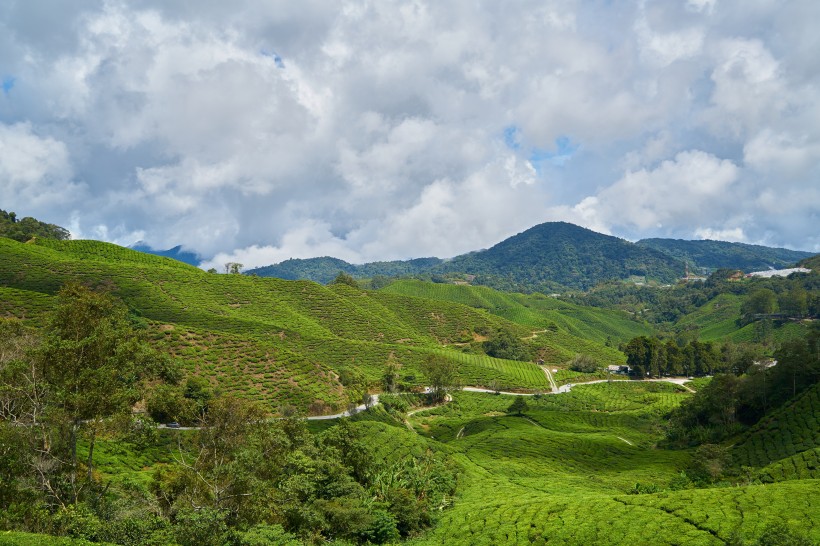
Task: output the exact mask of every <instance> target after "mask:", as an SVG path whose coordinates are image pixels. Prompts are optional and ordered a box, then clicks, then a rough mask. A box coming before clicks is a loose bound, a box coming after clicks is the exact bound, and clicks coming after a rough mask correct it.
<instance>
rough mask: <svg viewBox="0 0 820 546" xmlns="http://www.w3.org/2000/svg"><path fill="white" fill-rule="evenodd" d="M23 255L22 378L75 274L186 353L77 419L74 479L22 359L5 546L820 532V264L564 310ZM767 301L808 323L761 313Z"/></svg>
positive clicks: (744, 540)
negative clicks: (38, 460) (33, 414)
mask: <svg viewBox="0 0 820 546" xmlns="http://www.w3.org/2000/svg"><path fill="white" fill-rule="evenodd" d="M0 253H2V255H3V258H4V259H3V260H2V262H0V314H2V317H3V319H2V326H3V328H5V331H6V332H9V334H8V335H7V336H6V337H5V340H4V341H3V342H2V349H3V351H5V352H4V353H3V354H4V355H16V356H14V357H13V358H12V357H9V356H3V357H2V359H0V360H2V364H3V366H4V367H5V368H4V369H6V370H12V369H18V368H15V367H14V366H18V364H19V363H20V362H23V363H25V362H26V361H27V360H26V359H32V360H31V362H32V363H33V364H32V365H33V366H35V368H36V366H37V365H38V364H36V363H37V362H38V360H37V358H38V357H37V354H38V353H37V350H36V348H32V349H31V350H30V352H26V351H29V349H25V350H24V349H21V347H22V345H23V344H24V340H25V343H28V344H35V345H32V347H36V343H37V341H36V340H37V339H42V340H44V341H45V342H47V343H54V336H55V335H58V332H57V331H55V330H54V324H55V322H54V321H55V314H54V313H55V310H57V309H62V308H65V306H66V305H70V299H68V297H67V294H66V293H65V292H64V291H65V287H66V286H75V288H73V289H72V290H74V291H75V293H76V294H79V295H80V297H81V298H89V297H92V294H103V295H104V297H106V298H109V297H110V298H112V301H117V302H122V305H123V307H122V313H123V315H122V317H123V318H122V320H124V321H125V322H124V323H123V327H126V328H127V329H128V330H129V331H131V332H133V334H129V335H134V336H136V337H135V338H134V339H140V340H143V342H144V343H145V345H144V348H143V349H140V350H141V351H152V353H151V354H156V355H157V358H160V360H158V361H157V362H164V364H162V366H165V368H163V367H162V366H160V368H157V370H159V375H156V373H154V372H152V373H154V375H151V376H150V377H149V376H146V379H145V382H143V383H134V384H133V387H134V388H138V389H139V394H136V393H134V394H132V395H129V396H132V398H130V399H131V400H134V401H135V402H136V403H135V404H134V405H133V406H131V407H130V408H129V411H128V412H127V413H122V412H119V410H117V411H114V410H113V409H112V410H111V411H112V412H113V413H110V414H107V413H104V412H103V413H88V414H87V415H88V416H89V417H87V418H83V420H80V421H75V425H74V427H75V428H74V430H75V433H76V435H77V436H76V438H77V443H76V461H77V462H76V463H75V464H74V465H72V464H70V463H64V462H63V463H60V464H58V465H57V466H54V467H49V468H52V470H49V472H53V473H54V474H53V478H51V479H56V480H66V479H68V478H70V479H71V480H75V481H74V482H72V481H64V482H63V481H60V482H44V481H42V480H43V478H42V475H41V477H39V478H38V477H37V475H36V474H31V473H30V470H31V469H32V468H33V467H29V466H27V465H28V464H29V463H27V462H26V461H29V462H31V461H32V459H29V458H28V457H29V456H28V455H26V453H27V452H26V451H25V449H23V447H22V446H24V445H34V446H36V445H41V444H38V441H39V440H37V438H36V437H28V435H27V434H26V432H27V431H29V430H31V431H32V432H33V431H35V430H42V431H43V432H48V431H50V432H48V433H49V434H57V435H59V434H60V433H59V432H58V431H59V430H60V429H59V427H58V428H52V427H57V425H58V424H59V423H60V421H59V419H60V417H59V415H60V412H56V413H54V412H55V411H56V409H55V408H56V407H53V406H49V405H48V403H47V402H44V403H46V405H45V406H44V412H45V413H43V415H46V416H47V417H45V418H43V419H44V420H42V421H40V420H37V421H36V422H29V421H27V419H29V417H27V415H29V414H27V413H26V411H28V409H26V408H30V407H31V406H30V405H29V404H30V403H29V402H25V403H24V402H23V400H22V399H20V398H18V394H15V393H20V392H25V389H27V388H29V387H27V386H26V385H24V384H21V383H20V382H19V379H21V378H22V377H24V376H10V375H8V374H6V375H3V374H1V373H0V376H2V379H3V388H2V389H0V390H2V393H1V394H2V396H3V400H4V406H3V407H5V408H6V409H5V410H4V411H5V413H4V418H3V420H2V421H0V432H2V434H3V435H4V436H3V437H4V438H6V439H7V440H4V441H6V442H7V443H6V445H7V446H13V445H18V444H15V443H14V442H23V443H20V444H19V446H20V449H21V450H22V451H15V450H11V451H8V450H7V451H6V455H4V457H5V458H4V464H5V465H6V466H5V467H4V468H5V469H6V470H5V472H7V474H6V475H7V476H9V477H7V478H4V479H5V480H6V481H5V482H3V483H4V484H5V485H3V487H2V488H0V489H2V492H3V495H4V497H2V498H3V499H6V500H4V501H3V502H4V503H5V504H4V505H3V512H2V513H3V514H4V515H3V518H4V519H3V521H4V522H5V523H4V524H3V525H4V527H5V529H6V531H3V532H0V544H46V543H52V542H51V541H52V540H56V539H54V536H62V537H64V538H62V539H60V540H63V541H64V542H63V543H65V544H87V543H88V542H85V541H91V542H95V543H96V542H101V543H116V544H181V545H188V544H191V545H193V544H220V545H221V544H249V545H250V544H288V545H295V544H320V543H329V544H339V545H341V544H366V543H399V542H402V543H407V544H418V545H422V544H424V545H427V544H431V545H432V544H465V545H467V544H470V545H473V544H547V543H554V544H625V543H631V544H768V543H767V542H761V541H764V540H766V538H765V537H767V536H769V535H771V534H779V535H781V536H787V537H792V538H794V540H797V541H798V542H793V543H794V544H811V543H813V542H816V541H818V540H820V509H818V506H820V504H818V497H817V490H818V488H820V463H818V450H820V421H818V418H820V402H818V400H820V399H818V392H820V391H818V384H817V372H816V370H817V366H818V363H817V360H818V355H817V350H818V346H817V340H818V338H819V337H820V336H818V332H817V322H816V319H815V318H814V316H815V313H816V305H817V289H816V286H817V280H816V277H817V276H816V273H812V274H810V275H807V276H803V277H795V278H790V279H778V278H774V279H750V280H745V281H743V282H742V283H739V284H738V283H735V284H732V283H731V282H730V281H728V280H726V279H723V278H722V277H719V276H718V277H715V278H711V279H710V280H709V281H708V282H706V283H702V284H698V285H687V284H680V285H677V286H675V287H670V288H651V287H640V286H631V285H629V284H625V285H618V284H607V283H603V284H600V285H598V286H596V288H595V289H594V290H590V291H588V292H585V293H573V294H570V295H566V296H561V297H555V296H548V295H543V294H541V293H538V292H534V293H514V292H502V291H498V290H496V289H493V288H491V287H488V286H476V285H469V284H464V283H458V284H456V283H448V282H436V283H434V282H429V281H424V280H421V279H418V278H397V279H391V280H390V281H389V282H387V283H385V284H384V286H381V287H380V288H379V289H378V290H374V289H363V288H360V287H358V286H356V283H355V282H353V283H349V282H335V283H330V284H328V285H324V286H323V285H320V284H316V283H313V282H310V281H290V280H281V279H275V278H263V277H256V276H247V275H237V274H214V273H208V272H205V271H202V270H200V269H197V268H195V267H192V266H189V265H186V264H183V263H181V262H178V261H175V260H172V259H169V258H164V257H159V256H152V255H149V254H145V253H141V252H136V251H133V250H129V249H124V248H122V247H118V246H115V245H111V244H108V243H102V242H97V241H59V240H49V239H40V238H38V239H36V240H32V241H29V242H27V243H21V242H17V241H12V240H10V239H3V238H0ZM72 283H75V284H72ZM77 283H79V284H77ZM764 291H770V292H772V294H774V296H773V297H774V301H775V302H776V303H777V302H780V304H779V307H780V310H781V311H786V310H788V309H792V308H793V309H795V311H794V312H795V313H800V314H801V315H800V316H799V317H798V316H797V315H795V316H794V318H792V317H786V318H777V319H768V318H762V319H761V318H755V317H756V316H757V315H759V313H758V309H757V308H756V307H753V304H754V305H756V304H755V302H756V301H757V300H758V299H761V301H762V296H761V295H760V294H763V295H765V296H766V297H767V298H768V297H770V296H769V295H768V292H764ZM83 294H87V295H85V296H83ZM802 294H805V298H806V299H805V300H800V301H805V303H804V304H803V303H800V302H798V304H797V306H796V307H795V305H796V304H794V303H793V301H794V297H803V296H801V295H802ZM94 297H96V296H94ZM101 297H103V296H101ZM790 298H791V299H790ZM790 302H791V303H790ZM590 303H592V305H590ZM789 305H792V307H788V306H789ZM801 305H803V306H802V307H801ZM673 311H674V313H677V315H676V316H675V318H674V320H671V321H670V320H665V318H668V317H670V316H673V315H672V312H673ZM755 313H757V315H755ZM781 315H782V313H781ZM779 316H780V315H779ZM126 323H127V325H126ZM100 335H103V334H100ZM48 340H52V341H48ZM129 343H130V342H129ZM641 348H644V349H641ZM638 349H640V350H646V351H648V352H647V353H646V354H644V353H640V354H639V353H638V352H636V351H638ZM55 354H56V353H55ZM140 358H143V357H140ZM152 358H153V357H152ZM767 358H769V359H771V358H776V359H778V360H779V362H778V363H777V365H776V366H774V367H770V368H765V367H759V366H757V365H756V364H754V363H753V362H754V361H756V360H757V359H767ZM15 359H21V360H15ZM149 360H150V359H149ZM610 367H611V368H613V369H615V370H616V372H617V371H619V370H620V369H622V368H623V369H626V368H627V367H628V369H630V370H631V371H633V372H634V371H635V370H642V371H641V374H651V378H650V380H644V381H638V380H636V379H646V376H645V375H640V376H634V375H633V376H632V377H629V376H626V375H620V374H618V373H614V372H612V370H611V369H610ZM35 368H32V370H35ZM582 369H583V370H585V371H580V370H582ZM163 370H165V371H163ZM643 370H646V371H645V372H644V371H643ZM676 370H679V371H678V372H676ZM680 370H685V371H686V373H685V374H684V376H683V377H680V375H681V372H680ZM695 370H697V371H695ZM146 371H147V368H146ZM15 373H21V372H15ZM31 373H37V372H36V371H32V372H31ZM44 373H46V375H44V376H43V381H45V382H46V384H49V383H48V382H49V381H52V380H51V379H49V378H48V377H49V376H48V374H47V368H44ZM84 373H85V372H84ZM89 373H90V372H89ZM664 374H671V375H672V376H678V377H663V375H664ZM693 374H694V376H697V377H694V379H691V380H690V379H689V378H688V377H687V376H690V375H693ZM149 375H150V374H149ZM713 375H714V376H715V379H712V377H711V376H713ZM32 377H34V376H32ZM89 377H91V376H89ZM731 378H736V379H731ZM139 381H142V380H139ZM761 381H764V382H766V381H768V383H761ZM55 385H56V383H55ZM731 385H734V386H733V387H731V388H733V389H735V391H734V392H736V393H738V394H736V395H733V396H735V398H734V399H732V398H731V397H729V398H727V397H726V396H725V395H724V392H727V391H725V390H724V389H725V388H729V387H728V386H731ZM431 387H432V388H431ZM15 389H18V390H15ZM19 389H22V390H19ZM37 392H39V391H37ZM43 392H44V393H49V392H50V391H49V390H48V389H47V390H45V391H43ZM58 394H59V393H58V392H57V391H54V393H53V395H54V396H57V395H58ZM761 394H762V396H763V398H762V399H761V398H760V397H759V395H761ZM49 396H52V395H51V394H49ZM60 396H61V395H60ZM88 396H91V393H90V392H89V394H88ZM44 400H46V401H47V398H44ZM761 400H762V401H763V402H762V403H763V406H757V405H755V404H759V403H760V401H761ZM49 408H51V409H49ZM95 411H96V410H95ZM77 415H83V414H79V413H78V414H77ZM305 417H307V419H305ZM171 421H173V422H179V423H181V427H180V428H178V429H177V428H168V427H166V426H164V425H165V424H166V423H169V422H171ZM15 422H17V423H26V422H29V425H27V427H22V428H21V427H15V426H14V424H13V423H15ZM52 423H53V424H52ZM55 437H57V436H55ZM25 442H33V443H32V444H25ZM60 449H62V448H60ZM82 461H86V462H82ZM220 461H221V462H220ZM263 461H266V462H264V463H263ZM26 469H28V470H26ZM86 472H87V475H88V477H87V478H81V477H80V476H81V475H83V473H86ZM9 473H10V474H9ZM17 473H19V476H20V477H19V478H17V477H12V476H15V475H17ZM49 483H51V484H52V485H50V486H49V487H55V486H54V485H53V483H61V484H62V485H59V486H57V487H59V491H61V492H57V491H56V490H55V491H54V492H52V493H49V492H48V489H44V484H49ZM70 483H77V484H82V485H81V487H80V489H72V487H73V486H71V487H69V485H70ZM38 484H39V485H38ZM71 491H76V492H75V493H71V495H69V497H71V498H73V499H74V500H72V501H70V502H69V501H66V500H65V498H66V497H65V495H68V493H70V492H71ZM95 498H96V499H97V500H96V501H95V500H94V499H95ZM20 499H27V500H22V501H21V500H20ZM102 499H107V500H106V502H110V503H112V504H111V505H110V507H109V508H106V509H105V510H106V511H101V510H102V509H101V508H100V506H99V505H98V504H95V503H97V502H100V501H101V500H102ZM21 503H22V504H21ZM35 507H37V508H36V510H41V511H42V512H38V513H41V515H39V516H35V513H34V512H31V510H32V509H35ZM192 507H193V508H192ZM260 507H266V508H264V509H261V508H260ZM32 532H34V534H31V533H32ZM38 533H39V534H38ZM52 535H53V536H52ZM801 540H802V541H803V542H799V541H801Z"/></svg>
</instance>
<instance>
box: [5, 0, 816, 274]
mask: <svg viewBox="0 0 820 546" xmlns="http://www.w3.org/2000/svg"><path fill="white" fill-rule="evenodd" d="M35 4H36V3H35ZM35 4H32V3H24V2H17V3H14V5H13V6H12V7H10V8H8V9H6V10H0V77H1V78H5V77H13V78H14V86H13V88H12V89H10V90H9V91H3V92H0V142H2V145H3V146H5V147H6V148H5V150H13V152H8V151H7V152H5V153H3V154H2V156H0V196H1V197H3V200H4V205H3V206H5V207H10V206H12V205H13V207H14V208H16V209H17V212H18V213H21V214H37V215H39V216H41V217H43V218H44V219H46V220H49V221H53V222H57V223H59V222H64V223H66V224H68V223H69V222H70V221H71V218H72V216H71V215H72V214H75V216H74V218H75V219H76V220H75V221H74V223H72V224H71V226H72V230H75V231H77V232H78V233H82V234H86V235H89V236H99V237H104V238H107V239H110V240H116V241H123V242H128V241H127V239H128V238H129V237H137V236H139V237H140V238H142V239H144V240H146V241H147V242H149V243H150V244H152V245H155V246H161V247H166V248H167V247H169V246H173V245H176V244H179V243H183V244H186V245H187V246H188V247H190V248H192V249H194V250H196V251H198V252H200V253H202V254H203V255H205V256H215V255H218V257H219V259H220V260H221V259H223V258H226V257H234V258H236V259H235V261H240V262H243V263H245V262H248V263H253V264H258V265H262V264H263V263H264V261H265V260H270V261H273V260H275V259H281V258H288V257H291V256H302V257H306V256H309V255H315V254H334V255H337V256H339V257H342V258H346V259H350V260H369V259H382V258H393V257H412V256H418V255H430V254H438V255H440V256H447V255H452V254H454V253H459V252H463V251H466V250H471V249H475V248H480V247H486V246H489V245H491V244H493V243H495V242H497V241H499V240H501V239H502V238H503V237H505V236H508V235H510V234H513V233H516V232H518V231H521V230H522V229H525V228H527V227H529V226H531V225H533V224H536V223H538V222H542V221H547V220H554V219H565V220H570V221H577V222H582V223H584V225H587V226H589V227H593V228H595V229H598V230H600V231H605V232H608V233H614V234H617V235H621V236H629V237H633V238H637V237H645V236H659V235H672V236H676V237H695V236H698V234H699V233H707V231H704V230H710V231H708V233H713V234H721V233H725V234H726V235H725V236H726V237H731V236H738V234H741V233H742V235H743V236H745V237H746V239H747V240H749V241H764V240H765V241H770V242H776V243H778V244H788V245H791V246H794V247H800V246H804V247H806V248H812V247H813V246H816V245H817V244H818V240H817V235H816V233H815V231H816V230H813V229H812V228H811V226H812V225H813V224H814V223H816V222H815V220H816V218H815V217H816V210H818V208H820V203H818V201H817V198H816V195H815V193H813V188H814V186H816V180H817V175H818V174H820V173H818V171H817V165H818V159H820V157H818V156H819V155H820V152H818V144H817V143H818V142H820V129H818V127H820V106H818V105H817V101H816V96H817V89H818V88H820V74H818V72H817V71H816V69H815V68H816V62H815V58H816V50H817V43H818V42H817V37H816V35H817V33H816V32H815V30H816V29H814V28H813V27H812V25H811V21H815V20H817V17H818V16H820V4H818V3H817V2H811V1H810V0H802V1H796V2H790V3H788V4H785V5H781V4H777V3H767V2H755V3H742V4H737V3H735V4H732V3H726V2H717V1H716V0H686V1H685V2H679V3H669V2H658V1H656V0H645V1H643V2H640V3H637V4H634V5H629V4H607V3H604V4H594V5H593V4H589V3H584V2H577V1H573V0H567V1H562V0H555V1H552V0H550V1H546V2H544V1H536V0H531V1H529V0H528V1H525V2H523V3H518V4H514V5H510V4H502V3H495V4H492V3H490V4H484V5H482V6H480V7H475V6H472V5H470V6H467V5H466V4H458V3H447V2H431V1H427V0H419V1H417V2H412V3H406V2H400V1H397V0H396V1H393V0H385V1H380V2H347V3H337V4H334V3H326V2H318V1H313V0H305V1H304V2H300V3H299V4H298V5H296V4H294V3H292V2H286V1H284V0H282V1H279V0H276V1H274V2H268V3H258V2H249V1H244V0H238V2H234V3H231V4H230V5H229V4H225V3H221V2H177V3H168V2H162V1H159V0H140V1H138V2H137V1H132V0H112V1H106V2H99V1H96V0H88V1H84V2H79V1H78V2H72V3H70V4H65V5H62V4H61V5H60V6H56V5H55V6H51V7H50V10H43V9H42V8H41V7H39V8H38V6H36V5H35ZM46 12H48V13H46ZM508 130H513V131H515V133H516V135H517V136H518V139H517V147H516V146H512V147H510V146H507V145H505V144H504V134H505V131H508ZM560 142H563V143H567V144H566V146H564V148H566V147H567V146H568V147H569V148H571V149H572V151H571V152H569V153H567V152H566V149H564V148H562V145H561V144H559V143H560ZM512 148H515V149H512ZM682 150H683V151H682ZM550 153H555V154H557V155H561V156H566V160H565V161H563V162H561V161H553V162H545V161H540V162H539V160H538V158H539V157H544V156H545V155H549V154H550ZM533 164H535V165H537V166H538V168H539V171H538V172H534V171H533V166H532V165H533ZM778 198H780V200H781V207H783V208H784V209H786V210H789V211H790V213H789V214H790V215H791V218H790V219H789V220H790V221H789V222H786V221H783V220H780V219H777V218H776V217H777V214H776V212H775V211H776V210H777V207H776V205H777V200H778ZM813 219H814V220H813ZM699 230H700V231H699ZM737 230H742V231H737Z"/></svg>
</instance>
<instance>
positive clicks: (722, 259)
mask: <svg viewBox="0 0 820 546" xmlns="http://www.w3.org/2000/svg"><path fill="white" fill-rule="evenodd" d="M637 244H638V245H639V246H643V247H646V248H653V249H655V250H658V251H660V252H663V253H664V254H668V255H670V256H672V257H674V258H677V259H679V260H681V261H684V262H687V263H689V264H694V267H696V268H706V269H710V270H714V269H721V268H724V269H726V268H728V269H740V270H742V271H747V272H748V271H765V270H767V269H770V268H772V267H774V268H776V269H780V268H783V267H791V266H792V265H793V264H795V263H797V262H798V261H800V260H802V259H804V258H808V257H809V256H811V253H810V252H803V251H800V250H789V249H786V248H771V247H767V246H760V245H749V244H745V243H728V242H725V241H709V240H704V241H681V240H678V239H642V240H640V241H638V242H637Z"/></svg>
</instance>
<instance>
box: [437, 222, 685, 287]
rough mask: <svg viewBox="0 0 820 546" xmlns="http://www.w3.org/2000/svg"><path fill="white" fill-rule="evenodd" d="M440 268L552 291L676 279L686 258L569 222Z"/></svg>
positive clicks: (480, 279) (503, 284)
mask: <svg viewBox="0 0 820 546" xmlns="http://www.w3.org/2000/svg"><path fill="white" fill-rule="evenodd" d="M434 271H436V272H461V273H467V274H471V275H476V276H477V278H476V279H475V281H476V283H477V284H486V285H489V286H493V287H494V288H502V289H510V288H512V289H514V290H518V291H528V292H529V291H542V292H543V291H550V290H553V289H556V288H557V287H558V285H561V286H564V287H569V288H576V289H587V288H591V287H592V286H594V285H596V284H598V283H599V282H601V281H606V280H612V279H628V278H630V277H633V278H634V277H637V278H640V280H647V281H649V280H653V281H658V282H662V283H672V282H675V281H676V280H677V279H678V278H680V277H681V276H683V273H684V264H683V262H681V261H679V260H677V259H675V258H673V257H671V256H669V255H667V254H664V253H662V252H659V251H657V250H654V249H651V248H645V247H641V246H638V245H636V244H634V243H631V242H629V241H625V240H623V239H619V238H617V237H612V236H609V235H603V234H601V233H596V232H594V231H592V230H589V229H586V228H582V227H579V226H576V225H573V224H568V223H566V222H548V223H545V224H540V225H537V226H535V227H532V228H530V229H528V230H526V231H524V232H523V233H519V234H518V235H515V236H513V237H510V238H509V239H506V240H504V241H502V242H500V243H498V244H497V245H495V246H493V247H491V248H489V249H487V250H481V251H478V252H473V253H470V254H465V255H463V256H458V257H456V258H453V259H452V260H450V261H448V262H446V263H444V264H442V265H441V266H439V267H437V268H435V270H434Z"/></svg>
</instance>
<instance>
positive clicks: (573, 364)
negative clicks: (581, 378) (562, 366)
mask: <svg viewBox="0 0 820 546" xmlns="http://www.w3.org/2000/svg"><path fill="white" fill-rule="evenodd" d="M598 368H599V366H598V363H597V362H596V361H595V359H594V358H592V357H591V356H589V355H586V354H579V355H575V356H574V357H572V360H571V361H570V362H569V369H570V370H573V371H576V372H582V373H594V372H596V371H597V370H598Z"/></svg>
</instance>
